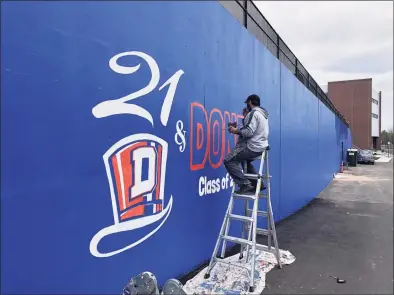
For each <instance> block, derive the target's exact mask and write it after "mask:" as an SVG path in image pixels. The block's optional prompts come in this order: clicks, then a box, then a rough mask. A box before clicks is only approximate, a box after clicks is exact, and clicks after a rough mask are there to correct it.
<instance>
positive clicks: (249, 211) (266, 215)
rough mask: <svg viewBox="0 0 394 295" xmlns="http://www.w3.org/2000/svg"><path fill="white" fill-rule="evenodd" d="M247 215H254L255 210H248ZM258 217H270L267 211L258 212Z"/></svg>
mask: <svg viewBox="0 0 394 295" xmlns="http://www.w3.org/2000/svg"><path fill="white" fill-rule="evenodd" d="M247 213H248V214H252V213H253V210H252V209H248V210H247ZM257 216H261V217H268V213H267V211H257Z"/></svg>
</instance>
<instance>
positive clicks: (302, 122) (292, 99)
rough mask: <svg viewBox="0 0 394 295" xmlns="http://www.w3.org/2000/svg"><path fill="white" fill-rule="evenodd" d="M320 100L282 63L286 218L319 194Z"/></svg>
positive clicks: (283, 211)
mask: <svg viewBox="0 0 394 295" xmlns="http://www.w3.org/2000/svg"><path fill="white" fill-rule="evenodd" d="M317 106H318V100H317V99H316V98H315V97H313V96H312V95H311V94H310V92H309V90H308V89H306V88H305V87H304V86H303V85H302V84H301V83H300V82H299V81H298V80H297V79H294V75H292V73H291V72H289V71H288V70H287V69H286V67H285V66H283V65H281V130H280V137H281V163H280V165H281V198H280V218H281V219H283V218H285V217H287V216H289V215H290V214H292V213H294V212H295V211H296V210H298V209H299V208H301V207H302V206H304V205H306V204H307V203H308V202H309V201H310V200H312V199H313V198H314V197H315V196H316V194H315V193H316V191H318V189H316V187H314V186H315V182H314V181H313V180H314V179H315V177H316V169H317V167H316V160H317V134H318V111H317V110H318V107H317Z"/></svg>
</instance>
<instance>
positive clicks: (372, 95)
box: [325, 78, 382, 149]
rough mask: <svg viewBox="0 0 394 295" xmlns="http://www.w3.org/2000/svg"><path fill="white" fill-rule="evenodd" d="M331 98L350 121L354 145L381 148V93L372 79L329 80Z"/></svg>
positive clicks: (329, 95) (364, 147) (328, 89)
mask: <svg viewBox="0 0 394 295" xmlns="http://www.w3.org/2000/svg"><path fill="white" fill-rule="evenodd" d="M325 91H327V96H328V98H329V99H330V100H331V101H332V103H333V104H334V106H335V107H336V108H337V109H338V110H339V111H340V112H341V113H342V114H343V116H344V117H345V119H346V120H347V121H348V122H349V125H350V130H351V132H352V138H353V144H354V145H355V146H357V147H359V148H362V149H371V148H374V149H380V146H381V99H382V92H381V91H379V92H377V91H376V90H374V89H373V87H372V79H371V78H369V79H360V80H347V81H335V82H329V83H328V85H327V87H326V90H325Z"/></svg>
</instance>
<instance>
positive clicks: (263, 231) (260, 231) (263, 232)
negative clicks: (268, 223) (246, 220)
mask: <svg viewBox="0 0 394 295" xmlns="http://www.w3.org/2000/svg"><path fill="white" fill-rule="evenodd" d="M256 232H257V234H258V235H265V236H268V235H271V234H272V231H271V230H268V229H263V228H257V229H256Z"/></svg>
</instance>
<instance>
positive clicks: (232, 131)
mask: <svg viewBox="0 0 394 295" xmlns="http://www.w3.org/2000/svg"><path fill="white" fill-rule="evenodd" d="M228 131H229V132H230V133H232V134H238V133H239V130H238V129H237V128H235V127H233V126H230V127H229V128H228Z"/></svg>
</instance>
